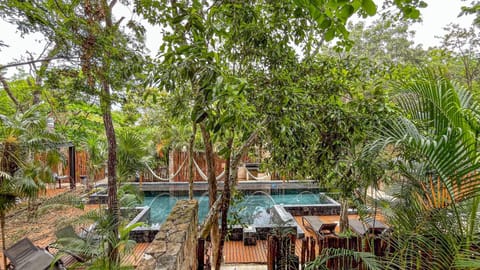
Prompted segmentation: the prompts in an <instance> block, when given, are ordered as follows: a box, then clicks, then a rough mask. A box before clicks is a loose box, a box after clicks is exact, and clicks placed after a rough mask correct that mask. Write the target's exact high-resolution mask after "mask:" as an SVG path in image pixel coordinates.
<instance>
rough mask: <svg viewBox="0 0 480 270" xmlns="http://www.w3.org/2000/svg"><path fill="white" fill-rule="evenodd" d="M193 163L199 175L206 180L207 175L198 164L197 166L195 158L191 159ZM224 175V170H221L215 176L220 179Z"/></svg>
mask: <svg viewBox="0 0 480 270" xmlns="http://www.w3.org/2000/svg"><path fill="white" fill-rule="evenodd" d="M193 164H195V168H197V172H198V174H200V177H202V179H203V180H205V181H207V180H208V177H207V175H206V174H205V173H204V172H203V171H202V168H200V166H198V164H197V162H196V161H195V159H193ZM224 176H225V170H223V171H222V173H220V174H219V175H218V176H217V177H215V178H216V179H217V180H220V179H222V177H224Z"/></svg>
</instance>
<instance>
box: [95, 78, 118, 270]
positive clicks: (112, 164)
mask: <svg viewBox="0 0 480 270" xmlns="http://www.w3.org/2000/svg"><path fill="white" fill-rule="evenodd" d="M102 88H103V89H102V90H103V93H102V95H100V98H101V100H100V102H101V103H102V113H103V124H104V125H105V134H106V136H107V143H108V159H107V169H108V175H107V177H108V201H107V205H108V213H109V215H110V216H111V218H112V224H113V228H112V236H113V237H114V239H117V238H118V227H119V216H120V213H119V207H118V199H117V175H116V171H117V141H116V137H115V129H114V127H113V121H112V114H111V103H110V98H111V96H110V86H109V85H108V83H107V82H106V81H105V80H104V81H103V82H102ZM113 242H116V241H108V257H109V260H110V264H111V265H115V264H116V263H118V259H119V256H118V249H117V248H116V247H115V243H113Z"/></svg>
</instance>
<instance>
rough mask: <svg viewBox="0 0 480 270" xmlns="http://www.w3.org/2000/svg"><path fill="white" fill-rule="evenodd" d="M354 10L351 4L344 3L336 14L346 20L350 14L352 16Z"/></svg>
mask: <svg viewBox="0 0 480 270" xmlns="http://www.w3.org/2000/svg"><path fill="white" fill-rule="evenodd" d="M354 11H355V9H354V8H353V6H352V5H345V6H343V7H342V8H341V9H340V11H339V12H338V16H339V17H340V19H342V20H343V21H346V20H347V19H348V18H350V16H352V14H353V12H354Z"/></svg>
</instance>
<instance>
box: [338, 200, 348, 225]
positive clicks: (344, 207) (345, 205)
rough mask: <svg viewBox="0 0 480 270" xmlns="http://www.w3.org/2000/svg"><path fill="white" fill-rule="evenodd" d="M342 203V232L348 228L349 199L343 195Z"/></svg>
mask: <svg viewBox="0 0 480 270" xmlns="http://www.w3.org/2000/svg"><path fill="white" fill-rule="evenodd" d="M340 204H341V207H340V232H345V231H346V230H347V228H348V199H347V198H346V197H342V198H341V199H340Z"/></svg>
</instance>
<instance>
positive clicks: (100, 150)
mask: <svg viewBox="0 0 480 270" xmlns="http://www.w3.org/2000/svg"><path fill="white" fill-rule="evenodd" d="M81 146H82V148H83V150H85V151H86V152H87V155H88V157H87V172H88V179H87V186H86V188H87V190H90V188H91V185H90V181H95V176H96V175H97V173H98V172H100V170H101V169H103V168H104V166H105V160H106V145H105V141H104V140H102V139H101V138H100V137H99V136H94V135H92V136H89V137H86V138H84V139H83V141H82V145H81Z"/></svg>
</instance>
